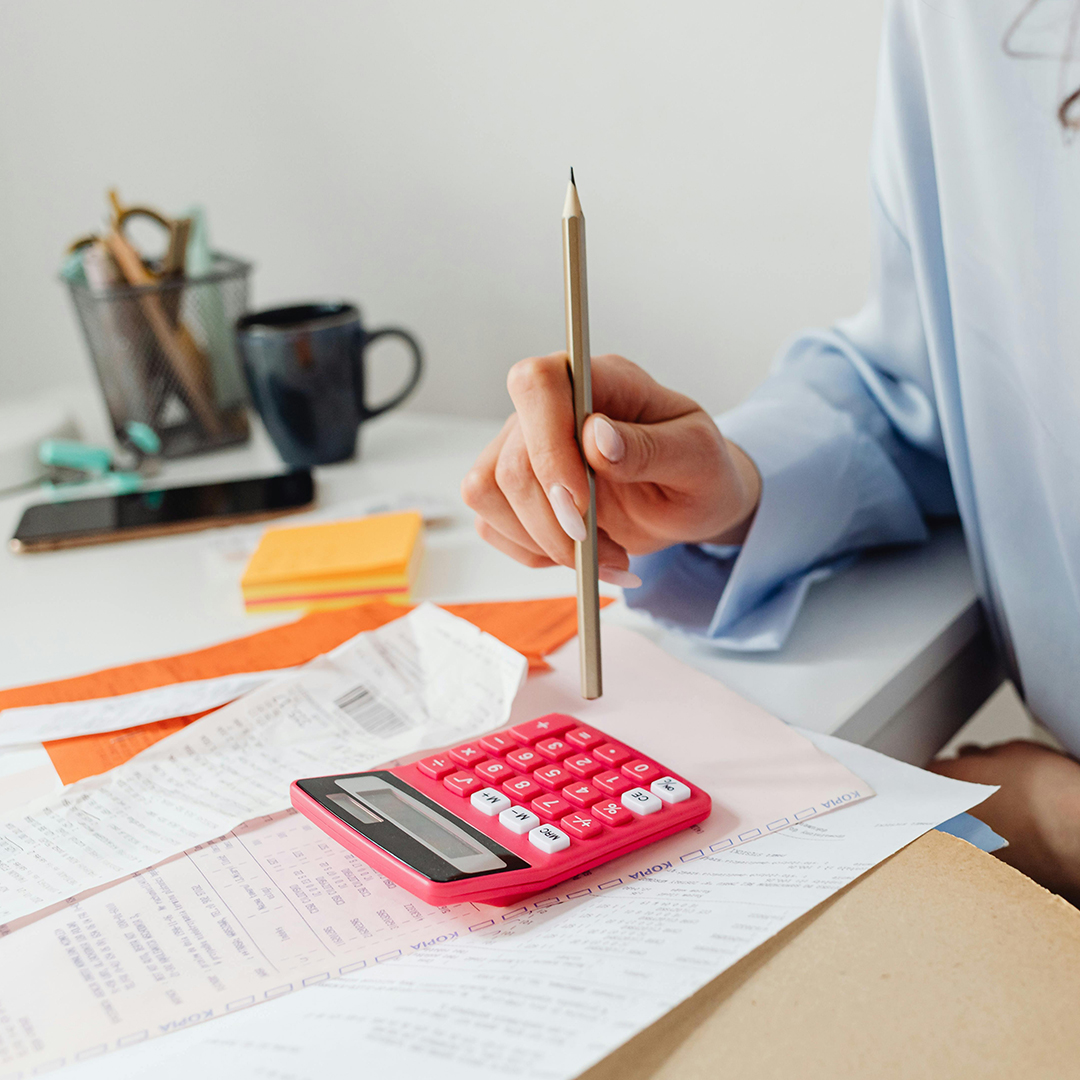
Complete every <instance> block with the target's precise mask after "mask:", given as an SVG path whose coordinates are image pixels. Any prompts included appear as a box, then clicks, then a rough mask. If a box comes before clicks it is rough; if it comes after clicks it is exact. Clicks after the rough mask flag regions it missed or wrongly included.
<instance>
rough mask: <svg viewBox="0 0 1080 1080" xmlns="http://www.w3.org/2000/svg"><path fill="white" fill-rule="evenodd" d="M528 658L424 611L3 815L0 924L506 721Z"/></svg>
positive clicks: (469, 626)
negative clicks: (309, 792) (307, 784)
mask: <svg viewBox="0 0 1080 1080" xmlns="http://www.w3.org/2000/svg"><path fill="white" fill-rule="evenodd" d="M526 668H527V663H526V661H525V658H524V657H522V656H521V655H520V654H519V653H516V652H514V650H512V649H510V648H509V647H508V646H506V645H504V644H503V643H502V642H500V641H498V640H497V639H496V638H493V637H491V636H490V635H488V634H485V633H483V632H482V631H481V630H479V629H477V628H476V627H475V626H473V625H472V624H471V623H467V622H465V621H464V620H463V619H459V618H456V617H455V616H453V615H450V614H448V613H447V612H445V611H442V610H441V609H439V608H436V607H433V606H431V605H423V606H421V607H419V608H417V609H416V610H415V611H414V612H412V613H411V614H409V615H407V616H406V617H405V618H403V619H399V620H397V621H395V622H393V623H390V624H388V625H386V626H383V627H380V628H379V629H378V630H373V631H370V632H367V633H363V634H358V635H357V636H356V637H354V638H353V639H351V640H350V641H348V642H346V643H345V644H344V645H342V646H339V647H338V648H337V649H335V650H334V651H333V652H332V653H330V654H328V655H327V656H324V657H320V658H318V659H316V660H314V661H312V662H311V663H310V664H308V665H305V667H304V669H303V671H302V673H301V674H298V675H295V676H293V677H291V678H285V679H281V680H276V681H274V682H272V683H270V684H268V685H266V686H263V687H261V688H259V689H257V690H254V691H252V692H251V693H250V694H248V695H246V696H245V697H243V698H241V699H240V700H238V701H236V702H234V703H233V704H231V705H227V706H226V707H225V708H223V709H220V710H218V711H217V712H214V713H211V714H210V715H209V716H206V717H203V718H202V719H201V720H197V721H195V723H193V724H190V725H188V726H187V727H186V728H184V729H183V730H182V731H178V732H176V733H175V734H173V735H171V736H169V737H168V738H166V739H162V740H161V741H160V742H158V743H156V744H154V745H153V746H151V747H149V748H148V749H146V750H144V751H143V752H142V753H141V754H139V755H137V756H136V757H134V758H132V759H131V760H130V761H127V762H125V763H124V764H123V765H120V766H118V767H117V768H115V769H111V770H109V771H108V772H106V773H101V774H99V775H97V776H92V777H87V778H86V779H85V780H81V781H79V782H78V783H75V784H72V785H70V786H69V787H67V788H65V789H64V790H63V791H62V792H59V793H57V794H55V795H50V796H46V797H44V798H42V799H39V800H36V801H35V802H33V803H31V804H29V805H28V806H27V807H24V808H21V809H20V810H19V811H18V812H15V813H9V814H7V815H5V817H4V818H3V819H2V820H0V919H2V920H5V921H10V920H12V919H16V918H19V917H20V916H23V915H28V914H31V913H33V912H35V911H39V910H41V909H42V908H45V907H47V906H49V905H50V904H54V903H56V902H57V901H60V900H64V899H67V898H69V897H71V896H74V895H75V894H77V893H79V892H82V891H83V890H85V889H88V888H92V887H94V886H97V885H101V884H104V883H106V882H109V881H114V880H116V879H117V878H120V877H122V876H124V875H125V874H130V873H132V872H134V871H136V870H140V869H143V868H145V867H147V866H151V865H153V864H154V863H157V862H159V861H160V860H161V859H163V858H167V857H168V856H170V855H173V854H176V853H178V852H181V851H184V850H185V849H187V848H189V847H192V846H194V845H196V844H200V843H204V842H206V841H207V840H211V839H213V838H214V837H217V836H221V835H222V834H223V833H225V832H227V831H228V830H229V829H232V828H235V827H236V826H237V825H239V824H241V823H242V822H244V821H247V820H249V819H251V818H254V817H258V816H260V815H264V814H270V813H274V812H275V811H278V810H281V809H283V808H285V807H287V806H288V805H289V785H290V783H291V782H292V781H293V780H295V779H296V778H297V777H302V776H318V775H323V774H328V773H337V772H352V771H357V770H360V769H364V768H368V767H370V766H373V765H377V764H381V763H383V762H386V761H388V760H391V759H394V758H397V757H399V756H402V755H405V754H409V753H414V752H416V751H418V750H421V749H423V748H425V747H427V746H434V745H442V744H444V743H447V742H451V741H454V740H457V739H462V738H467V737H469V736H471V735H474V734H478V733H479V732H482V731H486V730H489V729H491V728H493V727H496V726H497V725H499V724H500V723H502V722H504V721H505V720H506V719H507V717H508V715H509V712H510V706H511V704H512V702H513V700H514V695H515V694H516V692H517V690H518V687H519V686H520V684H521V681H522V680H523V679H524V677H525V672H526Z"/></svg>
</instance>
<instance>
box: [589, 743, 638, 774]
mask: <svg viewBox="0 0 1080 1080" xmlns="http://www.w3.org/2000/svg"><path fill="white" fill-rule="evenodd" d="M592 756H593V757H594V758H596V760H597V761H602V762H603V763H604V764H605V765H607V766H609V767H610V768H612V769H617V768H618V767H619V766H620V765H621V764H622V763H623V762H624V761H629V760H630V753H629V751H627V750H626V749H625V748H624V747H622V746H620V745H619V744H618V743H613V742H609V743H604V745H603V746H598V747H597V748H596V749H595V750H594V751H593V752H592Z"/></svg>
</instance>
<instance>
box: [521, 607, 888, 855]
mask: <svg viewBox="0 0 1080 1080" xmlns="http://www.w3.org/2000/svg"><path fill="white" fill-rule="evenodd" d="M603 650H604V653H603V660H604V696H603V697H602V698H599V699H598V700H596V701H585V700H584V699H583V698H582V697H581V693H580V677H579V673H578V643H577V639H575V640H573V641H571V642H569V643H568V644H567V645H565V646H564V647H563V648H562V649H560V650H559V651H558V652H557V653H555V654H554V655H553V656H550V657H548V658H547V659H548V662H549V663H550V664H551V665H552V667H553V668H554V670H553V671H551V672H550V673H546V674H540V675H534V676H532V677H531V678H529V679H528V680H527V682H526V683H525V686H524V687H523V688H522V689H521V691H520V692H519V693H518V696H517V699H516V701H515V702H514V707H513V711H512V712H511V722H512V723H519V722H521V721H523V720H531V719H533V718H534V717H537V716H541V715H543V714H544V713H549V712H561V713H568V714H570V715H572V716H577V717H580V718H581V720H582V721H583V722H586V723H591V724H595V725H596V726H597V727H598V728H600V729H601V730H602V731H606V732H607V733H608V734H610V735H613V736H615V737H617V738H619V739H621V740H624V741H625V742H626V743H628V744H629V745H630V746H631V747H636V748H637V749H639V750H642V751H643V752H644V753H646V754H648V755H649V756H650V757H653V758H655V759H656V760H657V761H659V762H660V764H661V765H667V766H670V768H672V769H673V770H674V771H675V772H678V773H682V774H683V775H684V776H686V777H687V779H689V780H692V781H693V782H694V783H695V784H698V785H699V786H701V787H703V788H704V789H705V790H706V791H708V793H709V794H710V795H711V796H712V799H713V813H712V815H711V817H710V818H709V819H708V820H707V821H705V822H704V823H703V824H702V825H701V826H698V827H696V831H697V835H696V837H695V838H694V841H693V844H690V845H689V849H690V850H688V841H689V837H687V836H686V835H685V834H679V835H677V836H675V837H672V838H671V839H669V840H667V841H664V842H662V845H657V846H658V847H659V846H663V847H664V848H665V851H664V856H665V857H667V858H672V856H673V854H674V855H675V856H676V857H678V858H683V859H686V858H689V857H693V856H695V855H699V854H702V853H703V854H708V853H709V852H713V851H721V850H723V849H725V848H728V847H734V846H736V845H738V844H740V843H743V842H745V841H747V840H753V839H754V838H755V837H758V836H762V835H765V834H766V833H769V832H776V831H777V830H779V829H783V828H785V827H786V826H788V825H794V824H795V823H796V822H797V821H806V820H807V819H809V818H813V817H816V816H818V815H820V814H824V813H828V812H829V811H831V810H835V809H837V808H838V807H841V806H844V805H847V804H848V803H853V802H856V801H857V800H859V799H865V798H868V797H870V796H872V795H873V794H874V792H873V790H872V789H871V788H870V786H869V785H868V784H866V783H864V782H863V781H862V780H860V779H859V778H858V777H857V776H856V775H855V774H854V773H852V772H851V771H850V770H848V769H846V768H845V767H844V766H843V765H841V764H840V763H839V762H838V761H835V760H834V759H833V758H831V757H829V756H828V755H827V754H824V753H822V752H821V751H820V750H818V749H817V747H815V746H814V745H813V744H812V743H810V742H809V741H808V740H807V739H805V738H803V736H802V735H800V734H799V733H798V732H797V731H795V730H794V729H793V728H790V727H788V726H787V725H786V724H785V723H783V721H781V720H778V719H777V718H776V717H775V716H772V715H770V714H769V713H767V712H765V710H764V709H762V708H760V707H759V706H757V705H754V704H751V702H749V701H747V700H746V699H745V698H742V697H740V696H739V695H738V694H736V693H735V692H734V691H733V690H729V689H728V688H727V687H726V686H724V685H723V683H720V682H717V681H716V679H713V678H711V677H710V676H708V675H705V674H703V673H702V672H700V671H697V670H695V669H694V668H691V667H688V666H687V665H686V664H684V663H682V662H681V661H679V660H676V659H675V658H674V657H673V656H671V655H669V654H668V653H666V652H664V650H663V649H661V648H660V647H659V646H657V645H654V644H653V643H652V642H651V641H649V640H648V639H647V638H644V637H642V636H641V635H640V634H635V633H634V632H633V631H632V630H627V629H625V628H624V627H621V626H609V625H605V626H604V627H603ZM697 844H700V845H701V847H700V848H699V849H694V845H697ZM668 847H671V848H672V852H668V851H667V850H666V849H667V848H668ZM676 848H677V849H678V851H677V852H676V851H675V849H676ZM649 850H650V851H652V850H653V849H649ZM658 854H659V853H658ZM631 858H632V856H631Z"/></svg>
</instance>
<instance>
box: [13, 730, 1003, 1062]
mask: <svg viewBox="0 0 1080 1080" xmlns="http://www.w3.org/2000/svg"><path fill="white" fill-rule="evenodd" d="M807 737H808V738H810V739H812V740H813V741H814V742H815V743H816V744H817V745H818V746H820V747H822V748H823V749H824V750H826V751H827V752H828V753H829V754H831V755H833V756H834V757H836V758H838V759H840V761H841V762H842V763H844V764H845V765H846V766H847V767H848V768H850V769H851V770H853V771H857V772H858V773H859V774H860V775H861V776H863V777H864V778H866V779H867V780H868V781H870V783H872V785H873V787H874V789H875V790H876V791H877V793H878V794H877V797H876V798H874V799H870V800H865V801H860V802H857V803H855V804H853V805H850V806H848V807H847V808H845V809H844V810H843V811H842V812H841V813H838V814H831V815H828V816H824V817H820V818H815V819H814V820H813V821H811V822H807V823H804V824H799V825H795V826H793V827H791V828H789V829H787V830H785V831H781V832H777V833H776V834H774V835H772V836H766V837H763V838H761V839H759V840H757V841H755V842H754V843H752V844H748V845H745V846H741V847H736V848H732V849H727V850H724V851H722V852H721V853H718V854H712V855H709V854H706V853H704V852H703V851H702V850H701V849H698V848H695V847H694V845H695V843H698V842H700V836H701V834H700V833H693V832H689V831H688V832H687V833H685V834H682V835H681V836H676V837H671V838H669V839H668V840H667V841H664V842H662V843H661V844H658V845H654V846H653V847H651V848H648V849H646V850H645V851H643V852H636V853H634V854H633V855H632V856H628V857H627V858H626V859H624V860H621V861H619V862H617V863H614V864H610V865H609V866H606V867H601V868H599V869H598V870H596V871H594V872H592V873H590V874H587V875H583V876H582V877H581V878H579V879H577V880H576V881H574V882H571V883H566V885H564V886H563V887H562V888H560V889H556V890H552V891H551V892H549V893H547V894H544V895H542V896H538V897H536V898H534V899H533V900H531V901H530V902H529V903H527V904H525V905H522V906H521V907H519V908H516V909H514V910H511V911H502V910H500V909H494V908H488V907H482V906H479V905H473V904H465V905H456V906H454V907H450V908H432V907H430V906H428V905H425V904H423V903H422V902H420V901H418V900H416V899H415V898H413V897H412V896H410V895H409V894H407V893H404V892H403V891H402V890H400V889H397V888H395V887H394V886H393V885H392V884H391V883H389V882H387V881H386V880H385V879H383V878H381V877H379V876H378V875H377V874H375V873H373V872H372V871H371V870H369V869H368V868H367V867H366V866H364V864H363V863H361V862H359V860H357V859H355V857H353V856H351V855H349V853H347V852H345V851H344V850H343V849H341V848H340V847H338V846H337V845H335V844H332V843H331V842H329V841H328V840H327V838H326V837H325V836H324V835H323V834H322V833H320V832H319V831H318V830H317V829H314V828H313V827H312V826H311V825H310V824H309V823H308V822H306V820H305V819H303V818H301V817H299V816H298V815H295V814H292V813H291V812H290V813H285V814H280V815H275V816H274V817H272V818H269V819H267V820H264V821H261V822H253V823H250V824H248V825H246V826H244V827H243V828H240V829H237V830H235V831H234V832H233V833H231V834H230V835H228V836H226V837H224V838H222V839H220V840H218V841H215V842H214V843H211V844H206V845H201V846H200V847H198V848H197V849H194V850H192V851H189V852H187V853H186V854H185V855H183V856H181V857H179V858H175V859H172V860H169V861H167V862H165V863H163V864H161V865H159V866H157V867H155V868H153V869H152V870H149V871H146V872H144V873H141V874H139V875H137V876H135V877H132V878H130V879H128V880H126V881H124V882H121V883H120V884H117V885H114V886H112V887H110V888H107V889H103V890H99V891H97V892H96V893H94V894H93V895H90V896H87V897H84V898H81V899H80V900H79V902H78V903H76V904H74V905H71V906H67V905H65V906H62V907H61V908H59V909H58V910H56V911H54V912H52V913H50V914H47V915H45V916H44V917H39V918H38V919H36V920H32V921H29V922H28V924H27V925H25V926H22V927H21V928H18V929H15V932H13V933H11V934H10V935H9V936H8V937H6V938H4V939H2V940H0V971H3V972H4V980H3V991H2V993H0V1063H2V1066H3V1068H4V1069H7V1070H9V1071H10V1073H11V1075H16V1074H18V1073H19V1072H25V1073H29V1072H32V1071H34V1070H38V1069H44V1068H46V1067H49V1066H52V1065H60V1064H64V1063H76V1062H79V1061H84V1062H85V1064H82V1065H79V1066H78V1067H77V1068H76V1069H74V1070H71V1072H70V1075H72V1076H73V1077H77V1078H83V1080H91V1078H97V1077H99V1076H100V1077H102V1078H104V1077H106V1076H107V1077H109V1078H110V1080H112V1078H118V1080H121V1078H123V1077H127V1076H132V1077H136V1076H144V1075H147V1074H150V1073H153V1074H154V1075H155V1076H156V1077H160V1078H161V1080H169V1078H171V1077H174V1076H175V1077H185V1078H186V1077H190V1076H191V1075H203V1076H206V1077H209V1078H214V1077H226V1076H235V1075H282V1074H287V1075H289V1076H290V1077H295V1078H297V1080H303V1078H308V1077H310V1078H311V1080H315V1078H317V1077H323V1076H325V1075H327V1073H329V1072H340V1071H344V1070H352V1069H354V1068H355V1066H356V1063H357V1061H360V1060H362V1061H363V1062H364V1068H365V1071H370V1070H375V1071H376V1072H378V1071H379V1070H381V1069H382V1070H392V1071H393V1074H394V1075H396V1076H398V1077H402V1078H412V1077H417V1078H420V1077H425V1076H429V1075H432V1073H433V1072H434V1071H435V1070H436V1069H437V1070H438V1071H439V1074H440V1075H442V1076H447V1077H449V1078H451V1080H455V1078H457V1077H461V1078H462V1080H464V1078H465V1077H469V1078H470V1080H478V1078H479V1080H485V1078H487V1077H491V1078H492V1080H496V1078H498V1080H506V1078H518V1077H520V1078H523V1080H524V1078H538V1080H539V1078H553V1080H554V1078H568V1077H572V1076H576V1075H577V1074H578V1073H580V1072H581V1071H582V1070H584V1069H585V1068H587V1067H588V1066H589V1065H590V1064H592V1063H593V1062H595V1061H596V1060H598V1059H599V1058H601V1057H603V1056H604V1055H605V1054H607V1053H609V1052H610V1051H611V1050H612V1049H614V1048H615V1047H616V1046H618V1045H619V1044H621V1043H622V1042H624V1041H625V1040H626V1039H628V1038H630V1037H631V1036H633V1035H634V1034H635V1033H636V1032H637V1031H638V1030H640V1029H641V1028H643V1027H645V1026H646V1025H648V1024H649V1023H651V1022H652V1021H653V1020H655V1019H656V1018H658V1017H659V1016H660V1015H662V1014H663V1013H664V1012H666V1011H667V1010H668V1009H670V1008H672V1007H674V1006H675V1005H676V1004H678V1003H679V1002H680V1001H681V1000H683V999H684V998H686V997H687V996H689V995H690V994H692V993H693V992H694V991H695V990H697V989H698V988H699V987H700V986H702V985H704V983H706V982H707V981H709V980H710V979H711V978H713V977H715V976H716V975H717V974H718V973H719V972H721V971H722V970H724V969H725V968H726V967H728V966H730V965H731V964H732V963H734V962H735V961H737V960H738V959H740V958H741V957H742V956H745V955H746V954H747V953H748V952H750V951H751V950H752V949H753V948H755V947H756V946H757V945H759V944H760V943H761V942H763V941H765V940H766V939H767V938H769V937H770V936H772V935H773V934H775V933H776V932H778V931H779V930H780V929H782V928H783V927H784V926H786V925H787V924H788V923H790V922H792V921H793V920H794V919H796V918H798V917H799V916H800V915H802V914H803V913H804V912H806V911H807V910H809V909H810V908H812V907H813V906H815V905H816V904H818V903H820V902H821V901H822V900H824V899H825V898H826V897H828V896H829V895H831V894H832V893H833V892H835V891H836V890H837V889H839V888H842V887H843V886H844V885H846V884H847V883H848V882H850V881H852V880H854V879H855V878H856V877H858V876H859V875H860V874H862V873H863V872H865V871H866V870H867V869H869V868H870V867H871V866H873V865H875V864H876V863H878V862H880V861H881V860H882V859H884V858H886V857H888V856H889V855H891V854H893V853H894V852H895V851H897V850H899V849H900V848H901V847H903V846H904V845H905V844H907V843H909V842H910V841H911V840H913V839H915V838H916V837H917V836H919V835H921V833H923V832H925V831H926V830H927V829H928V828H931V827H933V826H934V825H936V824H938V823H939V822H941V821H943V820H945V819H947V818H950V817H952V816H954V815H955V814H957V813H960V812H962V811H963V810H966V809H968V808H969V807H971V806H972V805H974V804H976V803H978V802H980V801H981V800H982V799H983V798H985V797H986V795H987V794H988V793H989V790H990V789H987V788H983V787H979V786H977V785H971V784H961V783H959V782H956V781H952V780H946V779H945V778H942V777H938V776H934V775H932V774H928V773H925V772H923V771H921V770H918V769H914V768H912V767H910V766H907V765H904V764H902V763H899V762H895V761H892V760H891V759H889V758H885V757H883V756H882V755H879V754H876V753H874V752H873V751H869V750H865V749H863V748H860V747H856V746H852V745H850V744H847V743H843V742H842V741H840V740H837V739H832V738H830V737H828V736H819V735H808V736H807ZM342 976H344V977H342ZM305 987H308V988H310V989H304V988H305ZM297 990H303V992H301V993H295V991H297ZM277 998H281V999H282V1000H274V999H277ZM256 1003H261V1004H259V1007H258V1008H254V1009H250V1010H249V1009H248V1006H251V1005H254V1004H256ZM230 1014H237V1015H230ZM215 1018H223V1019H220V1020H219V1019H215ZM204 1020H213V1022H212V1023H207V1024H203V1023H201V1022H202V1021H204ZM189 1029H190V1030H189ZM166 1034H167V1035H168V1036H169V1037H168V1038H162V1039H157V1038H155V1037H156V1036H159V1035H166ZM556 1036H557V1037H556ZM138 1044H144V1045H138ZM116 1048H123V1052H121V1053H118V1054H113V1053H107V1052H108V1051H110V1050H114V1049H116ZM101 1055H107V1056H104V1057H102V1056H101ZM95 1058H97V1059H98V1060H97V1061H93V1060H90V1059H95ZM0 1075H5V1074H4V1073H3V1072H0Z"/></svg>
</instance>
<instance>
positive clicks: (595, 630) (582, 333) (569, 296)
mask: <svg viewBox="0 0 1080 1080" xmlns="http://www.w3.org/2000/svg"><path fill="white" fill-rule="evenodd" d="M562 239H563V279H564V283H565V287H566V354H567V362H568V365H569V369H570V383H571V386H572V387H573V395H574V430H575V432H576V435H577V442H578V447H579V449H580V447H581V445H582V441H581V433H582V428H583V427H584V424H585V418H586V417H587V416H588V415H589V413H591V412H592V372H591V370H590V355H589V290H588V283H587V275H586V269H585V215H584V214H583V213H582V212H581V202H580V201H579V199H578V193H577V185H576V184H575V183H574V170H573V169H571V170H570V183H569V185H568V187H567V189H566V202H565V203H564V205H563V216H562ZM581 460H582V463H583V464H584V466H585V474H586V476H587V477H588V482H589V506H588V510H587V511H586V513H585V539H584V540H582V541H580V542H575V543H574V567H575V569H576V570H577V617H578V644H579V648H580V659H581V696H582V697H583V698H587V699H589V700H591V699H593V698H598V697H600V695H601V694H602V693H603V692H604V683H603V675H602V672H601V666H600V577H599V569H600V567H599V561H598V559H597V550H596V482H595V480H594V478H593V473H592V469H590V468H589V463H588V462H587V461H586V460H585V455H584V453H582V455H581Z"/></svg>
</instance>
